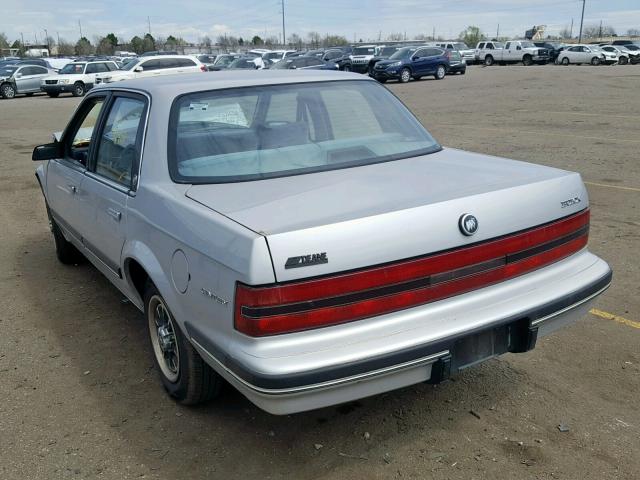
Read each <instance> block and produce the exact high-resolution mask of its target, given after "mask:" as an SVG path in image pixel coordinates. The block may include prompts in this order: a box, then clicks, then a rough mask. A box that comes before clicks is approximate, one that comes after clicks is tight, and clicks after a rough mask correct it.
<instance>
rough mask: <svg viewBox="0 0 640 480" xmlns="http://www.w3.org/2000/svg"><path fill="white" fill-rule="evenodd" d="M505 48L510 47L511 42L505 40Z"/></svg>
mask: <svg viewBox="0 0 640 480" xmlns="http://www.w3.org/2000/svg"><path fill="white" fill-rule="evenodd" d="M504 48H505V50H508V49H510V48H511V42H507V43H506V44H505V46H504Z"/></svg>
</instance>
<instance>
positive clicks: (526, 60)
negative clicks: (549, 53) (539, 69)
mask: <svg viewBox="0 0 640 480" xmlns="http://www.w3.org/2000/svg"><path fill="white" fill-rule="evenodd" d="M522 64H523V65H524V66H525V67H529V66H531V65H533V58H531V55H525V56H524V57H522Z"/></svg>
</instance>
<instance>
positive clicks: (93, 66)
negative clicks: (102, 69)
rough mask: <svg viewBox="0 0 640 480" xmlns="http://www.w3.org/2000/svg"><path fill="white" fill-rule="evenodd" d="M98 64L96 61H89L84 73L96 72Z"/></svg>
mask: <svg viewBox="0 0 640 480" xmlns="http://www.w3.org/2000/svg"><path fill="white" fill-rule="evenodd" d="M98 72H99V70H98V64H97V63H90V64H89V65H87V70H86V72H85V73H98Z"/></svg>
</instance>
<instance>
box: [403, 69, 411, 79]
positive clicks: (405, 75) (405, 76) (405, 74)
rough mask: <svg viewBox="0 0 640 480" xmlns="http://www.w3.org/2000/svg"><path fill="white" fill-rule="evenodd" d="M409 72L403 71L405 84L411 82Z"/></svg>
mask: <svg viewBox="0 0 640 480" xmlns="http://www.w3.org/2000/svg"><path fill="white" fill-rule="evenodd" d="M409 76H410V74H409V70H403V71H402V81H403V82H408V81H409Z"/></svg>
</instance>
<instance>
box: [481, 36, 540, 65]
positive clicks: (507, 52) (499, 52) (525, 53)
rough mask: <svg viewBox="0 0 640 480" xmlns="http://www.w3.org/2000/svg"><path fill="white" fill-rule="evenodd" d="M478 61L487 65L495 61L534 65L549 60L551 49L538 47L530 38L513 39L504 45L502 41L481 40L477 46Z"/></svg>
mask: <svg viewBox="0 0 640 480" xmlns="http://www.w3.org/2000/svg"><path fill="white" fill-rule="evenodd" d="M476 61H478V62H482V63H484V64H485V65H487V66H490V65H493V64H494V63H500V64H505V63H519V62H522V64H523V65H533V64H534V63H539V64H545V63H547V62H548V61H549V51H548V50H547V49H546V48H540V47H536V46H535V45H534V44H533V42H530V41H529V40H511V41H508V42H506V43H505V44H504V46H503V45H502V43H500V42H493V41H490V42H487V41H485V42H479V43H478V45H477V46H476Z"/></svg>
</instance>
